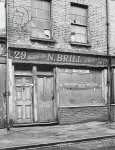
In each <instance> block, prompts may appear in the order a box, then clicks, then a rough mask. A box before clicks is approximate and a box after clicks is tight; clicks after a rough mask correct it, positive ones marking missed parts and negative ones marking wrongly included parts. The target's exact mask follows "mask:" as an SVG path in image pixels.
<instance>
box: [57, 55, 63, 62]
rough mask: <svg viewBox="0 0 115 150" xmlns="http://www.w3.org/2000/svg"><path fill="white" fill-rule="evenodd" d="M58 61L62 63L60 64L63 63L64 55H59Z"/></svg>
mask: <svg viewBox="0 0 115 150" xmlns="http://www.w3.org/2000/svg"><path fill="white" fill-rule="evenodd" d="M57 61H60V62H62V61H63V55H62V54H58V55H57Z"/></svg>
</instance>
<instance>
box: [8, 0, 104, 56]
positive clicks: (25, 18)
mask: <svg viewBox="0 0 115 150" xmlns="http://www.w3.org/2000/svg"><path fill="white" fill-rule="evenodd" d="M70 2H75V3H80V4H86V5H88V6H89V11H88V24H89V28H88V33H89V40H90V44H91V48H86V47H84V46H82V47H79V46H71V45H70V43H69V41H70V28H71V25H70V19H71V16H70V14H71V7H70ZM51 11H52V17H51V18H52V33H53V37H54V40H56V43H55V44H46V43H40V42H39V41H34V42H32V41H31V40H30V36H31V26H32V21H31V0H25V1H23V0H18V1H17V0H9V12H8V14H9V20H8V23H9V25H8V29H9V30H8V31H9V38H8V40H9V42H10V43H13V44H18V45H19V46H22V45H29V46H30V48H31V47H34V48H36V49H43V50H44V49H46V50H59V51H69V52H83V53H99V54H100V53H104V52H106V24H105V23H106V13H105V11H106V9H105V0H101V1H100V0H89V1H88V0H60V1H57V0H52V8H51Z"/></svg>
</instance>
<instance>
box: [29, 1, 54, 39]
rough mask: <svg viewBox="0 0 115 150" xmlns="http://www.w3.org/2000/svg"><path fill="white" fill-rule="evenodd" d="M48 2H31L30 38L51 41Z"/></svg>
mask: <svg viewBox="0 0 115 150" xmlns="http://www.w3.org/2000/svg"><path fill="white" fill-rule="evenodd" d="M50 5H51V2H50V0H33V1H32V37H36V38H44V39H51V30H50V21H51V17H50V16H51V7H50Z"/></svg>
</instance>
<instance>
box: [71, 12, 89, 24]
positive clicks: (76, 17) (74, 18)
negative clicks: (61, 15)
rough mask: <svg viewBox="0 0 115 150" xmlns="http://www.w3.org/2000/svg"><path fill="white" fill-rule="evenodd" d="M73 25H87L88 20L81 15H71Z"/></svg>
mask: <svg viewBox="0 0 115 150" xmlns="http://www.w3.org/2000/svg"><path fill="white" fill-rule="evenodd" d="M71 23H74V24H80V25H85V26H86V25H87V18H86V17H84V16H81V15H73V14H72V15H71Z"/></svg>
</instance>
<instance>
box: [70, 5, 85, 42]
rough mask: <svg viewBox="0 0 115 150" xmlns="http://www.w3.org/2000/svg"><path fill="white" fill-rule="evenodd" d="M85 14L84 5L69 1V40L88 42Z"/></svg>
mask: <svg viewBox="0 0 115 150" xmlns="http://www.w3.org/2000/svg"><path fill="white" fill-rule="evenodd" d="M87 16H88V7H87V6H86V5H85V6H84V5H79V4H75V3H71V42H76V43H88V38H87Z"/></svg>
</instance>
